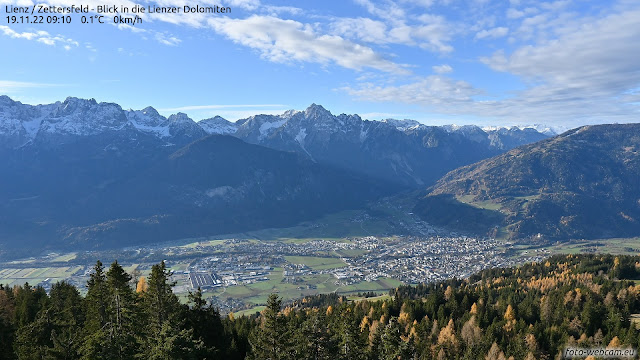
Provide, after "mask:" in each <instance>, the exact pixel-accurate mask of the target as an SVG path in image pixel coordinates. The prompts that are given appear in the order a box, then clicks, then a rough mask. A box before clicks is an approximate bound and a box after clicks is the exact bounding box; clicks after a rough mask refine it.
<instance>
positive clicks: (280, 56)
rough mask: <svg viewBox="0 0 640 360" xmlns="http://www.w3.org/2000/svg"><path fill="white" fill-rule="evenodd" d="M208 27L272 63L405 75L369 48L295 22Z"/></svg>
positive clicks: (228, 22) (263, 20)
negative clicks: (311, 64)
mask: <svg viewBox="0 0 640 360" xmlns="http://www.w3.org/2000/svg"><path fill="white" fill-rule="evenodd" d="M209 25H210V26H211V27H212V28H213V29H214V30H215V31H217V32H219V33H221V34H224V35H225V36H227V37H228V38H229V39H231V40H233V41H235V42H237V43H239V44H242V45H245V46H248V47H250V48H252V49H256V50H258V51H259V52H260V54H261V55H262V57H264V58H265V59H267V60H270V61H274V62H280V63H291V62H313V63H319V64H323V65H326V64H331V63H334V64H337V65H339V66H342V67H345V68H348V69H354V70H362V69H364V68H372V69H377V70H380V71H384V72H389V73H397V74H407V73H408V71H407V70H406V68H405V66H403V65H399V64H396V63H394V62H392V61H390V60H387V59H385V58H383V57H382V56H381V55H380V54H378V53H377V52H375V51H374V50H373V49H372V48H370V47H367V46H363V45H360V44H356V43H353V42H351V41H348V40H346V39H344V38H342V37H340V36H337V35H321V34H319V33H317V32H316V31H315V30H314V29H313V27H312V26H311V25H309V24H303V23H301V22H298V21H294V20H283V19H280V18H276V17H272V16H259V15H253V16H251V17H249V18H247V19H231V18H216V19H210V20H209Z"/></svg>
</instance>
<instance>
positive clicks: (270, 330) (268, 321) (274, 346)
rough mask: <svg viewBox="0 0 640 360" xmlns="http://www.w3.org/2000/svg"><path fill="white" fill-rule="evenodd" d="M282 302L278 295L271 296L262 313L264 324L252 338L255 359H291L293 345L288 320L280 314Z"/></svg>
mask: <svg viewBox="0 0 640 360" xmlns="http://www.w3.org/2000/svg"><path fill="white" fill-rule="evenodd" d="M281 306H282V300H281V299H280V298H279V297H278V295H276V294H271V295H269V298H268V299H267V307H266V309H264V311H263V312H262V318H261V321H262V324H261V325H260V326H259V327H258V328H257V329H256V330H255V331H254V333H253V334H252V338H251V341H250V342H251V349H252V352H253V353H252V355H253V358H254V359H256V360H267V359H269V360H285V359H289V358H291V353H292V348H293V346H292V344H291V342H290V340H291V337H290V335H291V334H290V333H289V331H288V329H287V321H286V318H285V317H284V316H283V315H282V314H281V313H280V308H281Z"/></svg>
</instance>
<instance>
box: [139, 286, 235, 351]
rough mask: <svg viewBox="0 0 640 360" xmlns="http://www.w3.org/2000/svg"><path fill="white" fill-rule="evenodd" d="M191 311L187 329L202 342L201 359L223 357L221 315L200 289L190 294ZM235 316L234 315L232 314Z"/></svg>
mask: <svg viewBox="0 0 640 360" xmlns="http://www.w3.org/2000/svg"><path fill="white" fill-rule="evenodd" d="M141 279H142V278H141ZM189 305H190V310H189V312H188V314H187V327H188V328H191V329H193V338H194V339H197V340H199V341H201V342H202V344H203V346H202V348H201V349H200V350H199V351H198V352H197V354H196V356H197V358H199V359H205V358H206V359H214V358H218V357H222V355H223V353H224V350H226V348H227V347H228V346H230V344H227V343H226V341H225V340H224V339H225V334H224V327H223V325H222V321H221V319H220V313H219V312H218V310H216V309H215V308H214V307H213V306H211V305H208V304H207V301H206V300H205V299H204V298H203V296H202V290H201V289H200V288H199V287H198V289H197V290H196V292H195V293H192V292H189ZM230 315H231V316H233V315H232V314H230Z"/></svg>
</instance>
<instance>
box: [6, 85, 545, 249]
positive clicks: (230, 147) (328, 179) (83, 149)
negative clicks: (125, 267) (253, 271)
mask: <svg viewBox="0 0 640 360" xmlns="http://www.w3.org/2000/svg"><path fill="white" fill-rule="evenodd" d="M545 138H547V135H545V134H542V133H540V132H538V131H536V130H534V129H519V128H508V129H506V128H501V129H488V130H483V129H481V128H479V127H477V126H464V127H453V126H451V127H442V126H427V125H423V124H420V123H418V122H416V121H413V120H394V119H387V120H383V121H369V120H363V119H362V118H360V116H358V115H346V114H340V115H333V114H331V112H329V111H328V110H326V109H325V108H323V107H322V106H320V105H316V104H313V105H311V106H309V107H308V108H307V109H305V110H304V111H295V110H290V111H287V112H285V113H283V114H281V115H255V116H251V117H249V118H246V119H242V120H239V121H237V122H235V123H232V122H229V121H227V120H225V119H223V118H221V117H213V118H211V119H205V120H202V121H200V122H195V121H193V120H192V119H190V118H189V117H188V116H187V115H186V114H183V113H178V114H174V115H171V116H169V117H165V116H162V115H161V114H159V113H158V111H156V110H155V109H154V108H152V107H147V108H144V109H142V110H124V109H122V108H121V107H120V106H119V105H117V104H113V103H98V102H96V101H95V100H93V99H90V100H85V99H78V98H72V97H70V98H67V99H65V100H64V101H62V102H56V103H53V104H48V105H27V104H22V103H20V102H17V101H13V100H11V99H10V98H9V97H7V96H0V169H2V176H0V219H1V220H2V221H0V255H1V253H2V248H3V243H2V242H3V241H5V243H7V241H8V242H9V243H13V244H22V243H23V242H25V241H26V242H28V241H35V242H39V243H41V244H45V243H47V242H51V241H53V242H61V243H65V244H68V245H70V246H76V245H79V244H85V245H86V246H98V243H102V244H105V243H110V244H112V245H116V244H123V243H127V244H129V243H130V242H142V241H158V239H164V240H170V239H177V238H181V237H197V236H204V235H210V234H216V233H222V232H239V231H240V232H241V231H248V230H250V229H259V228H266V227H278V226H289V225H294V224H296V223H298V222H299V221H302V220H304V219H311V218H315V217H318V216H320V215H323V214H328V213H330V212H334V211H338V210H341V209H354V208H358V207H360V206H363V204H365V203H366V202H367V201H370V200H373V199H378V198H380V197H382V196H388V195H391V194H393V193H394V192H396V191H399V190H404V189H420V188H422V189H424V188H426V187H428V186H430V185H432V184H434V183H435V182H436V180H438V179H439V178H441V177H442V176H443V175H444V174H446V173H447V172H449V171H451V170H453V169H455V168H458V167H460V166H463V165H468V164H471V163H474V162H477V161H479V160H482V159H486V158H489V157H492V156H494V155H498V154H501V153H504V152H505V151H507V150H508V149H510V148H512V147H515V146H518V145H522V144H526V143H531V142H534V141H538V140H541V139H545ZM96 241H97V243H96ZM34 244H35V243H34Z"/></svg>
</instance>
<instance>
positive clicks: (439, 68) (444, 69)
mask: <svg viewBox="0 0 640 360" xmlns="http://www.w3.org/2000/svg"><path fill="white" fill-rule="evenodd" d="M431 68H432V69H433V71H435V72H436V73H438V74H447V73H450V72H452V71H453V68H452V67H451V66H449V65H447V64H442V65H436V66H432V67H431Z"/></svg>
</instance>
